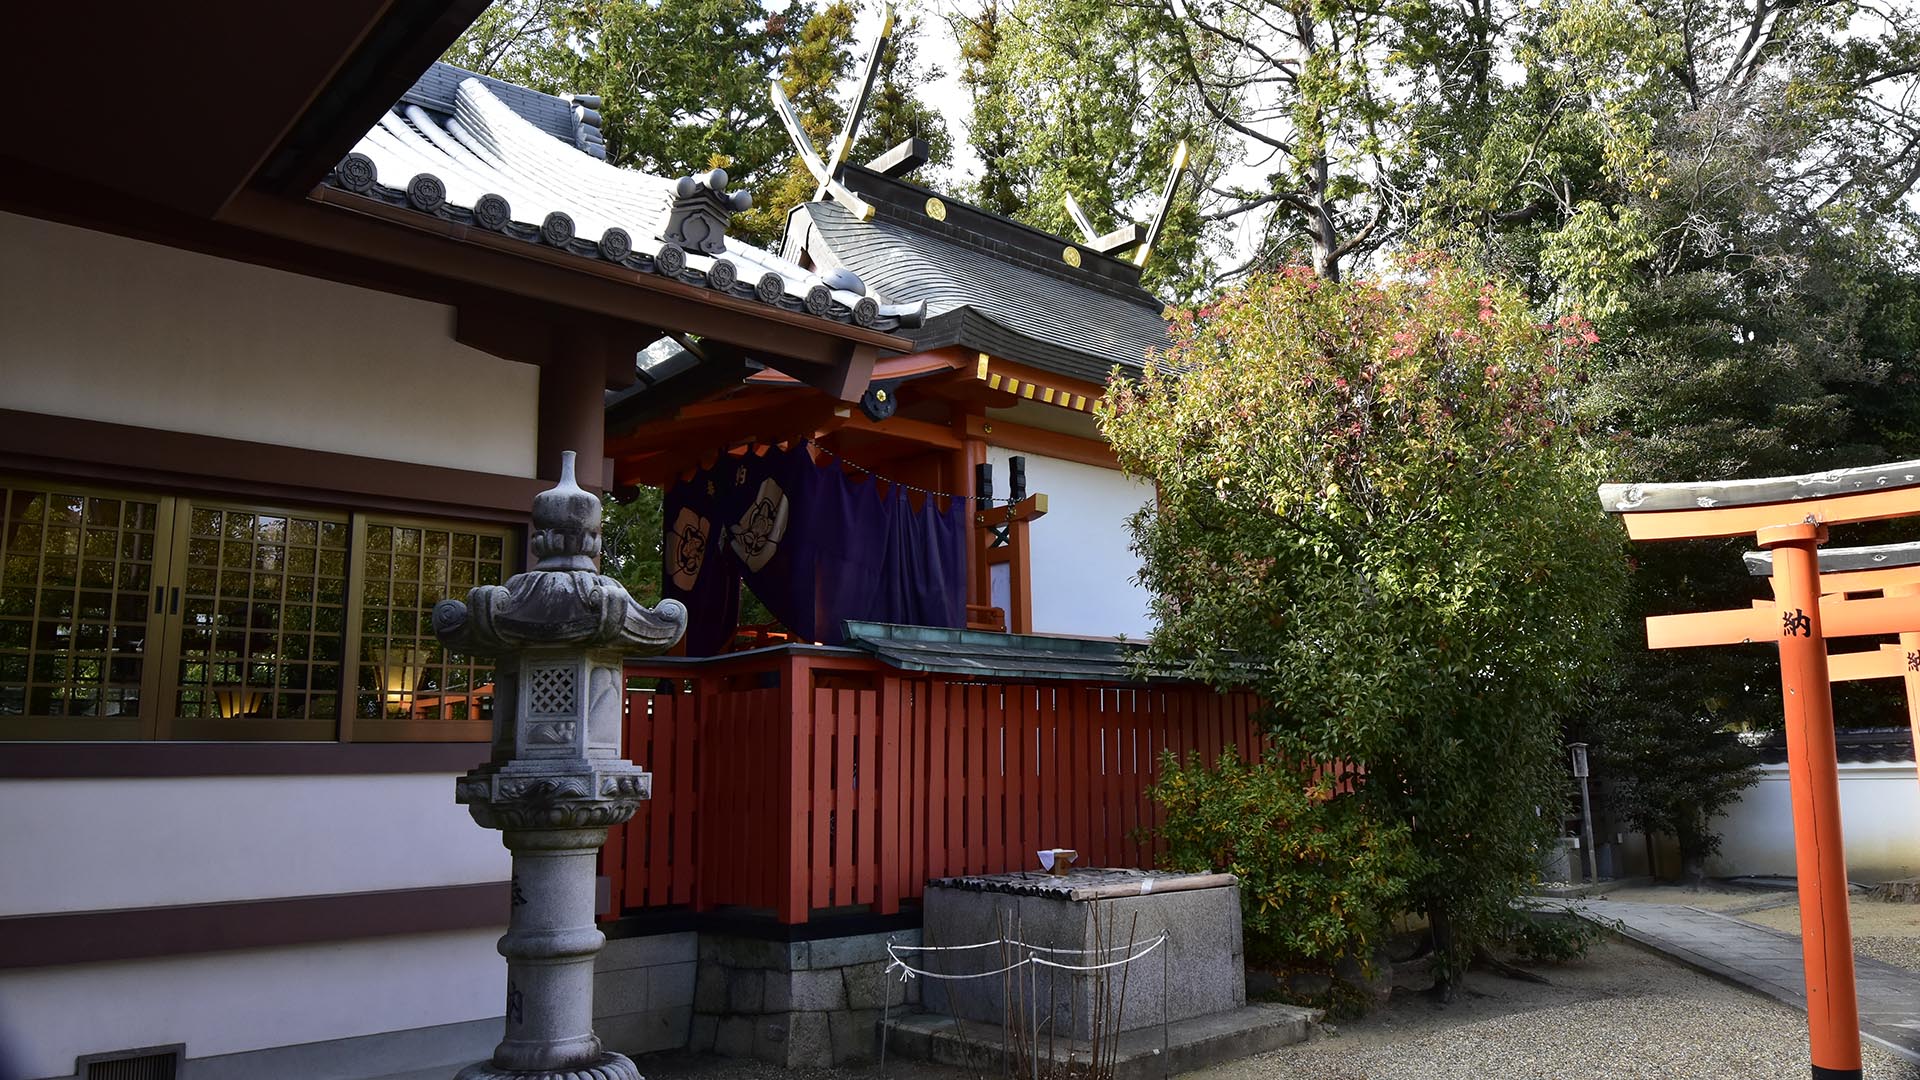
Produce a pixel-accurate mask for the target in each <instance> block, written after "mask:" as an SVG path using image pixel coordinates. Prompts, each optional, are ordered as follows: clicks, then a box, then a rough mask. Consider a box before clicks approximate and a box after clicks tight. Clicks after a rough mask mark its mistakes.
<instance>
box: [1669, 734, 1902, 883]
mask: <svg viewBox="0 0 1920 1080" xmlns="http://www.w3.org/2000/svg"><path fill="white" fill-rule="evenodd" d="M1713 827H1714V829H1715V830H1716V831H1718V832H1719V833H1720V836H1721V843H1720V852H1719V854H1718V855H1716V856H1715V857H1713V858H1712V859H1709V860H1708V861H1707V873H1708V874H1709V875H1711V876H1714V877H1733V876H1739V875H1745V874H1778V875H1782V876H1787V877H1791V876H1793V875H1794V873H1795V870H1794V862H1793V802H1792V799H1791V797H1790V795H1789V792H1788V785H1787V767H1786V765H1785V764H1779V765H1766V766H1762V768H1761V772H1760V781H1759V783H1757V784H1755V785H1754V786H1753V787H1750V788H1748V789H1747V790H1746V791H1745V792H1744V793H1742V795H1741V797H1740V801H1738V802H1736V803H1734V804H1733V805H1732V806H1731V807H1728V809H1727V811H1726V813H1725V814H1723V815H1721V816H1720V817H1719V818H1717V819H1715V821H1714V823H1713ZM1840 827H1841V829H1842V832H1843V835H1844V837H1845V841H1846V848H1847V876H1848V877H1849V878H1850V879H1852V880H1854V881H1858V882H1864V883H1867V884H1874V883H1877V882H1880V881H1885V880H1887V879H1889V878H1902V877H1913V876H1916V875H1920V779H1916V777H1915V771H1914V763H1913V762H1911V761H1886V762H1863V763H1852V762H1843V763H1841V765H1840Z"/></svg>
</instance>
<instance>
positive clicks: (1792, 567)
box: [1600, 461, 1920, 1080]
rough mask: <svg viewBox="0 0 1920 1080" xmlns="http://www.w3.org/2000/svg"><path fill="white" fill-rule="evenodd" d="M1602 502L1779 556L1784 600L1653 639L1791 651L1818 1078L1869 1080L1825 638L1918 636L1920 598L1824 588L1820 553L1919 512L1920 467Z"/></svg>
mask: <svg viewBox="0 0 1920 1080" xmlns="http://www.w3.org/2000/svg"><path fill="white" fill-rule="evenodd" d="M1600 501H1601V504H1602V506H1604V507H1605V509H1606V510H1607V512H1609V513H1614V514H1619V515H1621V516H1622V518H1623V519H1624V520H1625V524H1626V527H1627V535H1628V536H1630V537H1632V538H1634V539H1636V540H1682V539H1701V538H1708V537H1729V536H1739V535H1741V534H1743V533H1751V534H1753V535H1754V538H1755V539H1756V540H1757V541H1758V542H1759V545H1760V547H1761V548H1763V549H1766V550H1767V551H1768V552H1769V553H1770V554H1771V556H1772V569H1773V574H1772V577H1773V591H1774V597H1775V602H1774V603H1773V604H1767V603H1765V602H1764V601H1762V602H1759V603H1757V604H1756V605H1755V606H1754V607H1753V608H1752V609H1747V610H1735V611H1723V612H1707V613H1703V614H1691V615H1670V616H1658V617H1656V618H1652V619H1648V620H1647V637H1648V643H1649V645H1650V646H1652V647H1655V648H1661V647H1678V646H1687V645H1708V644H1723V643H1735V642H1741V641H1756V642H1757V641H1768V640H1771V641H1773V642H1775V644H1776V645H1777V646H1778V648H1779V650H1780V689H1781V698H1782V702H1783V709H1784V712H1785V719H1786V733H1787V778H1788V781H1789V783H1790V785H1791V788H1792V792H1793V834H1794V862H1795V867H1796V870H1797V872H1798V876H1799V894H1800V941H1801V955H1802V960H1803V962H1804V965H1805V968H1806V976H1807V1032H1808V1038H1809V1042H1810V1044H1811V1048H1812V1059H1813V1076H1814V1078H1815V1080H1841V1078H1854V1080H1857V1078H1858V1077H1859V1076H1860V1010H1859V1003H1858V1000H1857V998H1856V995H1855V989H1854V970H1853V933H1852V929H1851V927H1850V926H1849V921H1848V915H1847V863H1846V853H1845V851H1844V849H1843V847H1842V841H1841V831H1840V773H1839V767H1838V764H1837V762H1836V760H1835V755H1834V736H1833V689H1832V686H1831V674H1830V670H1829V668H1828V664H1827V643H1826V639H1827V637H1829V636H1862V635H1873V634H1895V633H1901V632H1904V631H1915V630H1920V596H1883V597H1879V598H1875V599H1861V600H1852V599H1848V598H1847V596H1846V593H1845V592H1837V593H1833V594H1832V595H1829V596H1823V595H1822V594H1823V592H1824V591H1826V590H1823V587H1822V582H1821V578H1820V569H1821V567H1820V559H1819V547H1820V544H1821V543H1823V542H1824V541H1825V540H1826V537H1827V526H1829V525H1844V524H1850V523H1855V522H1862V521H1879V520H1885V519H1888V518H1899V517H1911V516H1916V515H1920V461H1908V462H1899V463H1896V464H1892V465H1882V466H1875V467H1872V468H1866V469H1844V470H1837V471H1834V472H1826V473H1815V474H1809V475H1805V476H1783V477H1770V478H1767V479H1761V480H1736V481H1730V482H1726V483H1704V484H1606V485H1602V486H1601V488H1600Z"/></svg>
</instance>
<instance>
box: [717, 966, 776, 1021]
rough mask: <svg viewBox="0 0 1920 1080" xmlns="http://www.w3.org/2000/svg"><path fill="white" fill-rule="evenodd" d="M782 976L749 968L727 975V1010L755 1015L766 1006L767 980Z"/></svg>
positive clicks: (738, 1013) (737, 1013) (739, 1013)
mask: <svg viewBox="0 0 1920 1080" xmlns="http://www.w3.org/2000/svg"><path fill="white" fill-rule="evenodd" d="M781 977H782V976H781V975H780V974H778V973H777V972H776V973H773V974H768V973H767V972H765V971H760V970H757V969H750V970H745V971H735V972H733V973H732V974H730V975H728V976H727V1011H728V1012H730V1013H734V1014H736V1015H744V1016H757V1015H759V1014H760V1013H761V1012H762V1011H764V1010H765V1008H766V993H767V980H768V979H778V978H781Z"/></svg>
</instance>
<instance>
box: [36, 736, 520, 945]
mask: <svg viewBox="0 0 1920 1080" xmlns="http://www.w3.org/2000/svg"><path fill="white" fill-rule="evenodd" d="M0 752H4V751H0ZM0 821H4V822H6V823H7V824H6V833H5V839H4V840H0V866H5V867H8V868H10V870H8V871H4V872H0V916H6V915H31V914H44V913H50V912H58V911H98V910H110V909H115V908H130V907H157V906H161V905H169V904H198V903H218V902H221V901H227V900H260V899H268V898H272V897H283V896H318V895H323V894H328V893H349V892H372V891H375V890H379V889H414V888H430V887H435V886H445V885H466V884H478V883H484V882H492V881H505V880H507V878H508V877H509V876H510V875H511V873H512V859H511V858H510V857H509V856H508V854H507V850H506V848H505V847H503V846H502V845H501V843H500V834H499V833H497V832H494V831H493V830H490V829H482V828H481V827H480V826H478V825H475V824H474V823H473V819H472V818H470V817H468V816H467V810H466V808H465V807H463V806H460V805H458V804H456V803H455V802H454V801H453V777H452V775H451V774H445V775H443V774H439V773H419V774H400V775H375V776H243V777H191V778H168V779H136V780H120V779H116V780H8V781H0ZM503 921H504V920H503Z"/></svg>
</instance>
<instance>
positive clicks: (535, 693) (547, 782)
mask: <svg viewBox="0 0 1920 1080" xmlns="http://www.w3.org/2000/svg"><path fill="white" fill-rule="evenodd" d="M532 547H533V554H534V557H535V559H536V560H537V561H536V562H535V564H534V566H533V568H532V569H531V570H528V571H527V572H525V573H522V574H515V575H514V576H513V577H511V578H508V579H507V582H506V584H504V585H483V586H481V587H479V588H477V589H474V590H473V591H471V592H469V593H468V594H467V599H466V601H465V602H462V601H459V600H442V601H441V602H440V603H439V604H438V605H436V606H435V607H434V609H433V629H434V633H435V634H436V635H438V637H439V639H440V641H441V643H442V644H444V645H445V646H446V647H447V648H448V649H451V650H455V651H457V652H461V653H465V654H467V655H471V656H487V657H493V658H495V659H496V660H497V661H498V674H497V676H496V679H497V687H498V692H497V695H496V701H497V702H498V704H497V706H496V708H495V712H494V720H493V749H492V758H491V760H489V761H488V762H487V763H486V764H484V765H481V766H480V767H479V768H476V769H474V770H473V771H472V772H469V773H467V775H465V776H463V777H461V778H460V779H459V780H458V781H456V782H455V787H454V798H455V799H456V800H457V801H458V802H460V803H462V804H464V805H465V806H466V807H467V810H468V812H469V813H471V814H472V815H473V819H474V820H475V821H477V822H479V823H480V824H481V825H482V826H484V827H486V828H489V829H499V830H501V831H502V837H501V839H502V842H503V843H505V844H506V846H507V849H508V850H509V851H511V852H512V853H513V890H512V897H513V900H512V905H511V908H510V913H509V921H508V927H507V933H506V935H505V936H504V937H502V938H501V939H500V953H501V955H503V956H505V957H506V958H507V994H506V1037H505V1038H504V1039H503V1040H502V1041H501V1042H500V1044H499V1046H497V1047H495V1049H494V1052H493V1057H492V1059H490V1060H488V1061H484V1062H479V1063H477V1064H474V1065H469V1066H468V1067H467V1068H465V1069H463V1070H461V1072H460V1074H459V1080H496V1078H498V1080H506V1078H509V1077H511V1078H522V1080H526V1078H540V1080H639V1076H640V1072H639V1070H638V1069H637V1068H636V1067H635V1066H634V1064H633V1062H632V1061H630V1060H628V1059H627V1058H626V1057H624V1056H622V1055H620V1054H617V1053H614V1052H612V1051H609V1050H606V1049H604V1048H603V1047H602V1046H601V1044H600V1039H599V1037H598V1036H596V1035H595V1034H594V1032H593V958H594V955H595V954H596V953H598V952H599V951H600V946H601V945H602V944H603V943H604V942H605V941H606V937H605V935H603V934H602V933H601V932H600V930H599V929H598V928H597V927H595V926H594V914H595V910H594V906H595V905H594V885H595V858H594V857H595V854H596V853H597V852H598V851H599V850H600V847H601V845H603V844H605V843H606V840H607V828H608V826H611V825H618V824H621V823H622V822H625V821H627V820H628V819H630V818H632V817H633V815H634V813H635V811H637V810H638V809H639V808H640V803H641V802H642V801H644V800H645V799H647V798H648V796H649V795H650V794H651V790H652V780H653V778H652V776H651V774H649V773H647V772H646V771H645V770H644V769H642V768H641V767H640V766H638V765H635V764H633V763H632V762H630V761H626V760H624V759H622V758H621V757H620V705H621V698H622V696H623V693H624V685H623V674H622V663H623V661H624V659H625V658H626V657H629V656H635V655H657V654H659V653H663V652H665V651H667V650H668V649H669V648H671V647H672V646H673V644H674V642H676V641H678V640H680V635H681V634H682V633H683V632H684V631H685V630H686V625H687V612H686V608H685V607H683V606H682V605H681V604H680V603H679V602H677V601H674V600H665V601H662V602H661V604H660V606H659V607H657V608H653V609H648V608H645V607H642V606H641V605H640V604H639V603H637V602H635V601H634V599H633V598H632V597H631V596H629V595H627V591H626V589H625V588H623V587H622V586H621V585H620V583H619V582H617V581H615V580H613V579H612V578H609V577H607V576H605V575H603V574H601V573H600V572H599V566H598V559H599V555H600V500H599V499H598V498H597V497H595V496H594V495H593V494H592V493H590V492H587V491H585V490H582V489H581V487H580V485H579V484H578V483H576V482H575V480H574V455H573V453H572V452H571V451H569V452H567V453H565V454H563V455H562V465H561V474H560V482H559V483H558V484H557V485H555V486H554V487H553V488H552V489H551V490H549V491H543V492H541V493H540V494H539V495H536V496H534V500H533V529H532Z"/></svg>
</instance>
